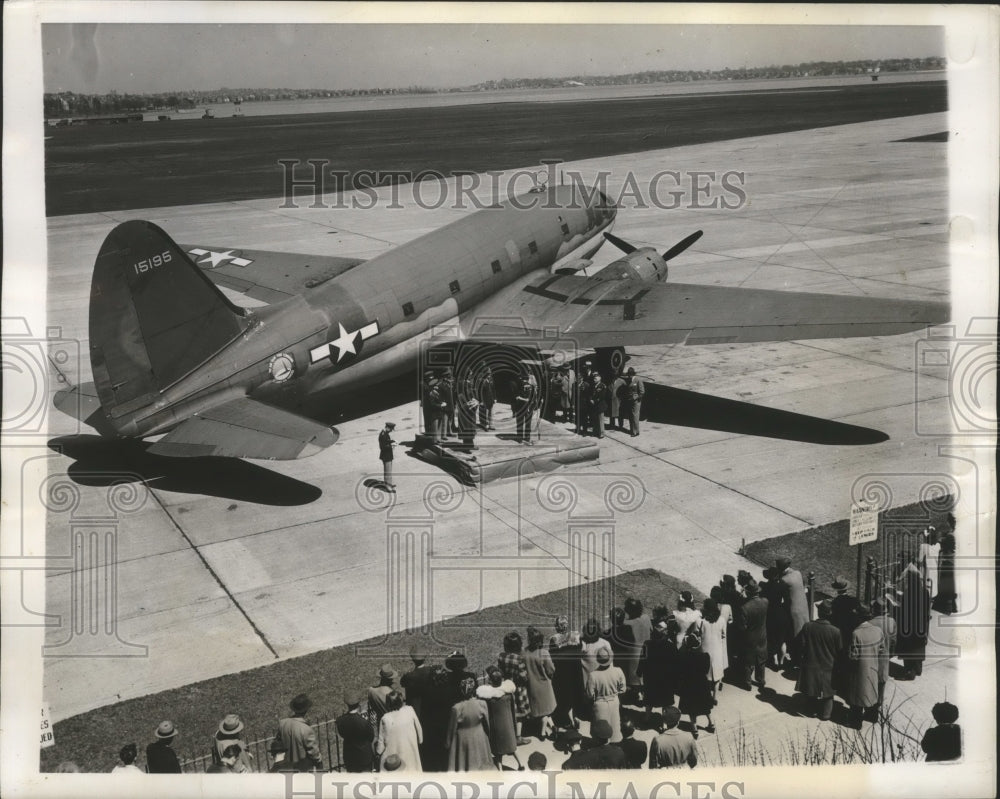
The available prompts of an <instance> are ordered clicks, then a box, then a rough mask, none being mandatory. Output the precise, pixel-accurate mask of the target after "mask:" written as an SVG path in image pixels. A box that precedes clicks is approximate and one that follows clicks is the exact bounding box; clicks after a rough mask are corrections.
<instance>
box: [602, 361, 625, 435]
mask: <svg viewBox="0 0 1000 799" xmlns="http://www.w3.org/2000/svg"><path fill="white" fill-rule="evenodd" d="M627 414H628V397H627V396H626V394H625V375H623V374H622V373H621V372H619V373H618V374H616V375H613V376H612V377H611V379H610V381H609V385H608V425H607V426H608V427H609V428H610V429H612V430H615V429H617V430H624V429H625V416H626V415H627Z"/></svg>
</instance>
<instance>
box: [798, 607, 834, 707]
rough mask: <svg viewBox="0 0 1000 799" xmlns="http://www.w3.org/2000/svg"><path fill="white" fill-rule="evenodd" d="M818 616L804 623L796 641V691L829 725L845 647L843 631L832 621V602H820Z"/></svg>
mask: <svg viewBox="0 0 1000 799" xmlns="http://www.w3.org/2000/svg"><path fill="white" fill-rule="evenodd" d="M816 612H817V614H818V618H817V619H816V620H815V621H808V622H806V623H805V625H804V626H803V627H802V629H801V630H800V631H799V635H798V638H797V641H796V647H797V649H798V652H799V655H800V660H799V666H800V669H799V677H798V681H797V682H796V683H795V689H796V690H797V691H801V692H802V693H803V694H804V695H805V696H806V697H807V698H808V700H809V702H810V704H811V705H812V708H811V709H812V711H813V713H814V715H815V716H816V717H817V718H818V719H820V720H821V721H829V720H830V715H831V714H832V713H833V667H834V664H835V663H836V662H837V660H838V658H839V656H840V651H841V647H842V644H841V638H840V630H838V629H837V628H836V627H834V626H833V623H832V622H831V621H830V614H831V613H832V612H833V606H832V604H831V603H830V600H829V599H824V600H823V601H822V602H820V603H819V607H818V608H817V611H816Z"/></svg>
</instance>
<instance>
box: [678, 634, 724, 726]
mask: <svg viewBox="0 0 1000 799" xmlns="http://www.w3.org/2000/svg"><path fill="white" fill-rule="evenodd" d="M701 643H702V641H701V636H700V635H699V634H698V632H697V631H696V630H691V631H690V632H689V633H688V634H687V635H686V636H685V637H684V645H683V646H682V647H681V651H680V652H679V653H678V656H677V694H678V697H679V701H678V703H677V704H678V708H679V709H680V711H681V713H687V714H688V716H690V717H691V735H692V736H694V737H695V738H697V737H698V716H705V717H706V718H707V719H708V725H707V726H706V727H705V732H715V724H713V723H712V707H713V705H714V704H715V700H714V699H712V683H711V682H710V681H709V679H708V668H709V656H708V653H707V652H703V651H702V649H701Z"/></svg>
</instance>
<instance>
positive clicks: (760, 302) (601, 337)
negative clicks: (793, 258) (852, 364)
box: [462, 275, 950, 347]
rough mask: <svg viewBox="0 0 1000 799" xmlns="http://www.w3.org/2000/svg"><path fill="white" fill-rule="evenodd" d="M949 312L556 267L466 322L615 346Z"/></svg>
mask: <svg viewBox="0 0 1000 799" xmlns="http://www.w3.org/2000/svg"><path fill="white" fill-rule="evenodd" d="M949 318H950V308H949V305H948V303H947V302H929V301H921V300H894V299H883V298H881V297H863V296H850V295H840V294H806V293H797V292H790V291H771V290H767V289H744V288H736V287H729V286H703V285H692V284H683V283H655V282H647V281H643V280H636V279H626V280H595V279H594V278H588V277H584V276H580V275H555V276H545V277H543V278H540V279H538V280H535V281H534V282H532V283H529V284H528V285H525V286H524V287H522V288H521V289H520V290H516V289H515V290H514V291H508V292H504V293H501V294H498V295H496V296H495V297H493V298H491V299H489V300H487V301H486V302H484V303H482V304H481V305H480V306H478V307H477V308H476V309H475V312H474V313H473V314H470V315H469V318H468V319H463V321H462V324H463V333H464V334H465V335H466V336H468V337H469V338H473V339H480V340H490V341H498V342H502V341H503V340H504V339H508V340H509V339H510V338H511V337H522V338H523V337H528V338H534V339H537V340H538V341H540V342H543V343H544V342H545V341H546V340H548V341H550V342H551V340H552V338H553V336H554V335H557V336H561V337H570V338H574V339H575V340H576V341H577V343H578V344H580V345H581V346H585V347H616V346H624V345H629V344H631V345H640V344H730V343H743V342H754V341H790V340H797V339H811V338H845V337H850V336H883V335H895V334H897V333H905V332H908V331H912V330H919V329H921V328H924V327H927V326H928V325H934V324H940V323H943V322H946V321H948V320H949Z"/></svg>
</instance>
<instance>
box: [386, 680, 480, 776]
mask: <svg viewBox="0 0 1000 799" xmlns="http://www.w3.org/2000/svg"><path fill="white" fill-rule="evenodd" d="M461 692H462V701H460V702H458V703H456V704H454V705H452V708H451V719H450V721H449V722H448V735H447V738H446V739H445V745H446V746H447V748H448V771H488V770H490V769H495V768H496V764H495V763H494V762H493V753H492V751H491V750H490V721H489V710H488V709H487V707H486V702H484V701H483V700H482V699H477V698H476V681H475V680H473V679H465V680H462V684H461ZM404 762H405V761H404Z"/></svg>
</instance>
